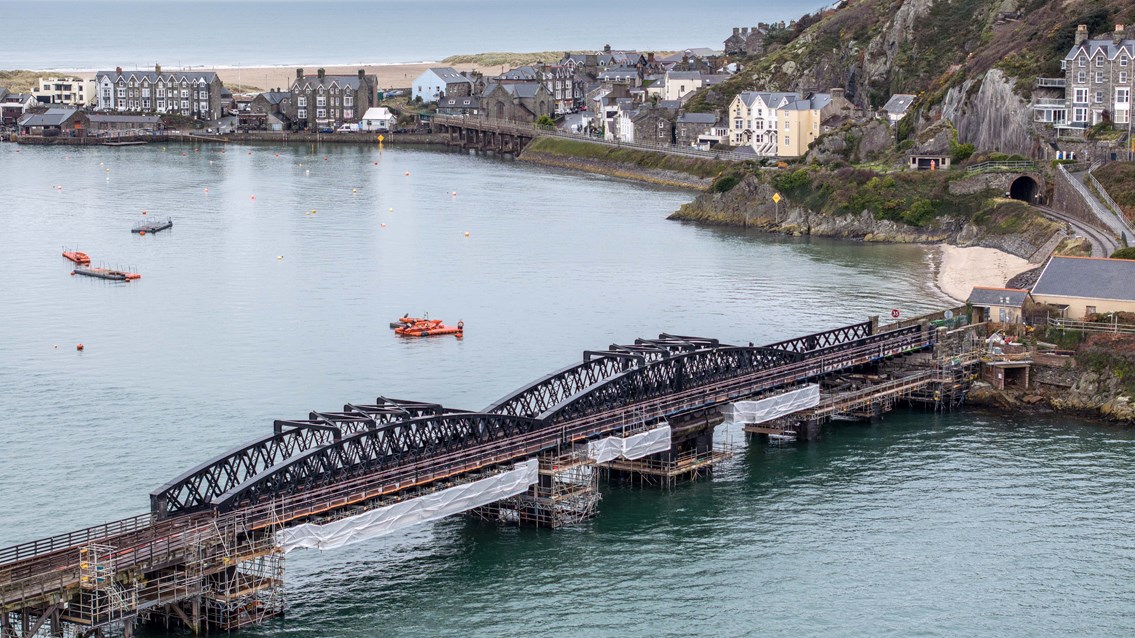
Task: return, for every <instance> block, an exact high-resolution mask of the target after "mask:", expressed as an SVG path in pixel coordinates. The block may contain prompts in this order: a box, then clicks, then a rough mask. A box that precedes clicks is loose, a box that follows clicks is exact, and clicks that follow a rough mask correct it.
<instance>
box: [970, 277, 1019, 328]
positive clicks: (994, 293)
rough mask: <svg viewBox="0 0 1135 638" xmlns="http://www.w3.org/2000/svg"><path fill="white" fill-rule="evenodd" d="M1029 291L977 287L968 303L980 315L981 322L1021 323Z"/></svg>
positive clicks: (971, 293)
mask: <svg viewBox="0 0 1135 638" xmlns="http://www.w3.org/2000/svg"><path fill="white" fill-rule="evenodd" d="M1028 296H1029V291H1028V290H1022V289H1019V288H989V287H985V286H975V287H974V288H973V291H972V292H970V295H969V299H967V300H966V303H967V304H969V305H970V307H972V308H973V309H974V311H976V312H977V313H979V319H978V320H979V321H994V322H997V323H1021V321H1022V320H1023V318H1022V309H1023V307H1024V304H1025V299H1027V298H1028Z"/></svg>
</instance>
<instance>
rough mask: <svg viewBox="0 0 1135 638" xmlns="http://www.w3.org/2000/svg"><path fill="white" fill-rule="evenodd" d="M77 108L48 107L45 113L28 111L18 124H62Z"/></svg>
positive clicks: (77, 110)
mask: <svg viewBox="0 0 1135 638" xmlns="http://www.w3.org/2000/svg"><path fill="white" fill-rule="evenodd" d="M78 112H79V109H48V110H47V112H46V113H29V114H28V115H25V116H24V117H23V118H21V119H20V120H19V122H18V123H19V125H20V126H62V125H63V123H64V122H66V121H67V120H68V119H70V118H71V116H73V115H75V113H78Z"/></svg>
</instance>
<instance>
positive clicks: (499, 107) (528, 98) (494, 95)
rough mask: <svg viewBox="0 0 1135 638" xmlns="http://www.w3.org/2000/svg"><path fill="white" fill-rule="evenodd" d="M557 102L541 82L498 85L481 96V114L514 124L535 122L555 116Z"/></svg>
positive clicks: (489, 86)
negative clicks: (541, 118) (543, 117)
mask: <svg viewBox="0 0 1135 638" xmlns="http://www.w3.org/2000/svg"><path fill="white" fill-rule="evenodd" d="M554 109H555V100H554V98H553V97H552V94H551V93H549V92H548V89H547V88H545V87H544V85H543V84H541V83H539V82H524V83H514V84H498V83H496V82H493V83H491V84H489V85H488V86H486V87H485V92H484V93H483V94H481V112H482V113H483V114H484V115H485V116H486V117H491V118H495V119H498V120H510V121H513V122H526V123H532V122H535V121H536V120H537V119H539V117H540V116H541V115H547V116H548V117H552V115H554Z"/></svg>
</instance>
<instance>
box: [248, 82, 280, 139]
mask: <svg viewBox="0 0 1135 638" xmlns="http://www.w3.org/2000/svg"><path fill="white" fill-rule="evenodd" d="M291 102H292V94H291V93H290V92H288V91H281V90H280V89H276V90H274V91H265V92H263V93H259V94H257V95H256V97H254V98H252V102H251V104H249V106H248V111H247V112H242V113H241V114H240V126H241V128H243V129H245V130H251V131H278V130H283V128H284V127H283V126H282V125H283V124H284V123H285V122H290V118H289V117H288V111H289V110H290V108H291Z"/></svg>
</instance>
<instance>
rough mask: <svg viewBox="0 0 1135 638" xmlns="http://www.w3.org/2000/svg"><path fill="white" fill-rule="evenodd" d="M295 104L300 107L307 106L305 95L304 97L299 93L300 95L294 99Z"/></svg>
mask: <svg viewBox="0 0 1135 638" xmlns="http://www.w3.org/2000/svg"><path fill="white" fill-rule="evenodd" d="M296 106H298V107H300V108H301V109H302V108H303V107H305V106H307V98H306V97H304V96H302V95H301V96H299V97H298V98H297V99H296Z"/></svg>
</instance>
